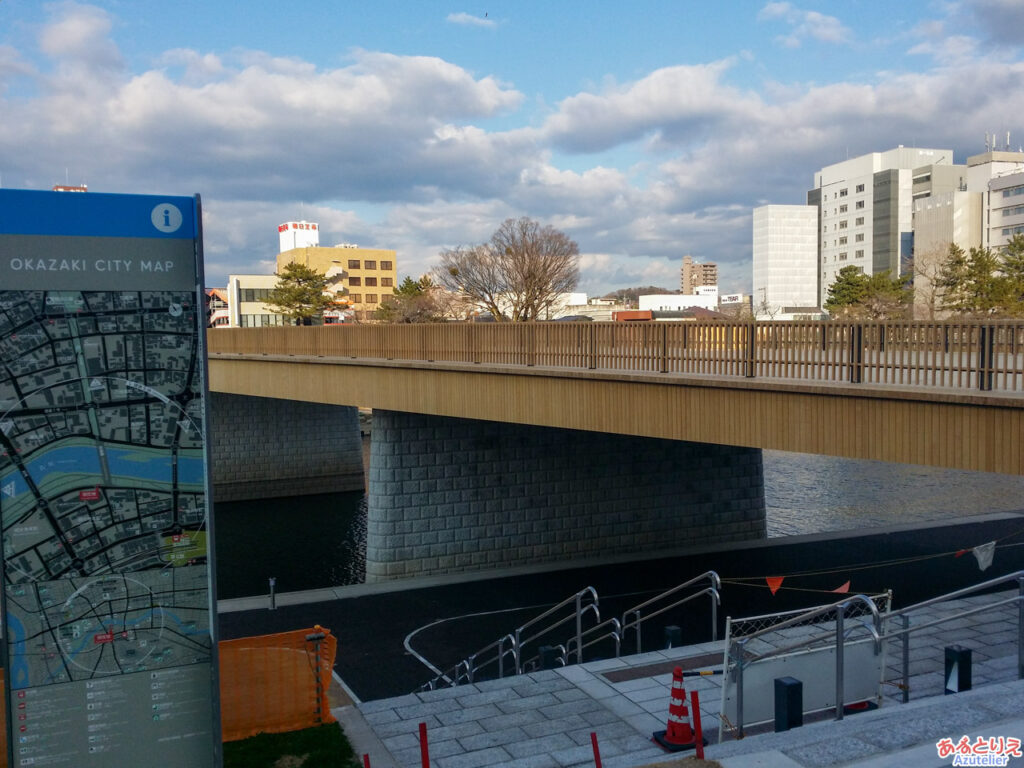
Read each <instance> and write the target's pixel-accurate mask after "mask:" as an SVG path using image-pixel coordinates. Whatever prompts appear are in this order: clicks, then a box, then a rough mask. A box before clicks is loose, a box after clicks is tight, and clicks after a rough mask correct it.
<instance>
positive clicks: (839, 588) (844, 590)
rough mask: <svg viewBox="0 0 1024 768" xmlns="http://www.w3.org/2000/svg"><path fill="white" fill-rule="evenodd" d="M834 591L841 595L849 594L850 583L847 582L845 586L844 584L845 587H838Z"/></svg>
mask: <svg viewBox="0 0 1024 768" xmlns="http://www.w3.org/2000/svg"><path fill="white" fill-rule="evenodd" d="M832 591H833V592H839V593H841V594H845V593H846V592H849V591H850V582H849V581H847V582H846V583H845V584H843V585H842V586H840V587H836V588H835V589H833V590H832Z"/></svg>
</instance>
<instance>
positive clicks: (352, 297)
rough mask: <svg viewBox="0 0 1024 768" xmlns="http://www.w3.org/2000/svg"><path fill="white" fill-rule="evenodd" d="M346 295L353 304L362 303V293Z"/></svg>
mask: <svg viewBox="0 0 1024 768" xmlns="http://www.w3.org/2000/svg"><path fill="white" fill-rule="evenodd" d="M348 297H349V299H350V300H351V301H352V303H353V304H362V303H363V294H361V293H350V294H349V295H348Z"/></svg>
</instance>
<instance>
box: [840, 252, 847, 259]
mask: <svg viewBox="0 0 1024 768" xmlns="http://www.w3.org/2000/svg"><path fill="white" fill-rule="evenodd" d="M839 260H840V261H846V251H843V252H842V253H840V254H839Z"/></svg>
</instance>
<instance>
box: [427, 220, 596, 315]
mask: <svg viewBox="0 0 1024 768" xmlns="http://www.w3.org/2000/svg"><path fill="white" fill-rule="evenodd" d="M579 254H580V251H579V246H577V245H576V243H575V242H574V241H573V240H571V239H570V238H569V237H568V236H567V235H565V234H564V233H563V232H560V231H559V230H557V229H555V228H553V227H550V226H544V227H542V226H541V225H540V224H538V223H537V222H536V221H534V220H533V219H529V218H526V217H523V218H519V219H507V220H506V221H505V222H504V223H503V224H502V225H501V226H500V227H498V229H497V231H496V232H495V233H494V235H493V236H492V237H491V241H490V242H489V243H483V244H481V245H476V246H472V247H464V246H460V247H458V248H453V249H450V250H447V251H444V252H443V253H442V254H441V264H440V266H439V267H437V268H436V269H435V270H434V274H435V276H436V278H437V282H438V283H439V284H440V285H441V286H442V287H444V288H447V289H448V290H450V291H454V292H458V293H461V294H463V295H465V296H466V297H467V298H469V299H470V300H472V301H473V302H475V303H476V304H477V305H478V306H480V308H482V309H484V310H485V311H487V312H490V313H491V315H493V316H494V318H495V319H496V320H503V319H506V317H508V318H510V319H511V320H513V321H529V320H537V319H539V318H540V317H542V316H543V315H544V312H545V310H547V309H548V308H550V307H551V306H552V304H554V303H555V301H556V300H557V298H558V296H559V294H562V293H567V292H569V291H571V290H572V289H573V288H575V287H576V282H577V281H578V280H579Z"/></svg>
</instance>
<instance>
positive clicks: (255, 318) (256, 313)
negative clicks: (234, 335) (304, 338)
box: [227, 275, 289, 328]
mask: <svg viewBox="0 0 1024 768" xmlns="http://www.w3.org/2000/svg"><path fill="white" fill-rule="evenodd" d="M276 287H277V275H228V290H227V304H228V327H230V328H263V327H266V326H268V325H288V324H289V323H288V318H286V317H285V316H284V315H279V314H277V313H275V312H273V311H271V310H270V308H269V307H267V305H266V304H265V301H266V299H267V297H268V296H269V295H270V292H271V291H272V290H274V288H276Z"/></svg>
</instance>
